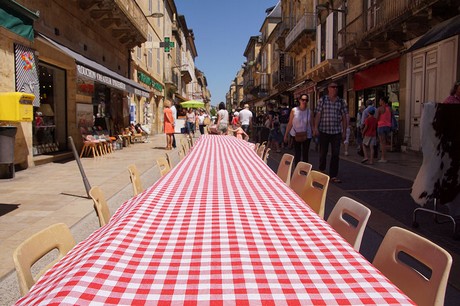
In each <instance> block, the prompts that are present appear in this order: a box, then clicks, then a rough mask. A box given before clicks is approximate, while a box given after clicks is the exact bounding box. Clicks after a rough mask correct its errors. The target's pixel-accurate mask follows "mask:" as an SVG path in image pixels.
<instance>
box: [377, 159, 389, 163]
mask: <svg viewBox="0 0 460 306" xmlns="http://www.w3.org/2000/svg"><path fill="white" fill-rule="evenodd" d="M378 162H379V163H386V162H387V160H386V159H379V160H378Z"/></svg>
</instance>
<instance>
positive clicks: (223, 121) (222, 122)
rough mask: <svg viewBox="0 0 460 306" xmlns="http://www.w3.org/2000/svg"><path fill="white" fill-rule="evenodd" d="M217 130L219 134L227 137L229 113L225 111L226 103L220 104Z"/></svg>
mask: <svg viewBox="0 0 460 306" xmlns="http://www.w3.org/2000/svg"><path fill="white" fill-rule="evenodd" d="M217 130H218V131H219V134H221V135H222V134H223V135H227V130H228V111H227V110H226V109H225V103H224V102H220V103H219V111H218V112H217Z"/></svg>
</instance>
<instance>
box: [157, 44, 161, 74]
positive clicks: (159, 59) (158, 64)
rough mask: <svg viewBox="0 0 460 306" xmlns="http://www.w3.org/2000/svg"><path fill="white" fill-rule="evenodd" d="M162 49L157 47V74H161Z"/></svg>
mask: <svg viewBox="0 0 460 306" xmlns="http://www.w3.org/2000/svg"><path fill="white" fill-rule="evenodd" d="M161 50H162V49H157V74H160V71H161V70H160V66H161Z"/></svg>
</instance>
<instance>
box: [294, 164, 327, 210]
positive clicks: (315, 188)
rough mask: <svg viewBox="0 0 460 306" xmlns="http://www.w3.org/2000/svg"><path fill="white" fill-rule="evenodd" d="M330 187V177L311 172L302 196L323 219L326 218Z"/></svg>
mask: <svg viewBox="0 0 460 306" xmlns="http://www.w3.org/2000/svg"><path fill="white" fill-rule="evenodd" d="M328 187H329V175H327V174H324V173H321V172H318V171H315V170H311V171H310V173H309V174H308V176H307V184H306V185H305V188H304V189H303V191H302V192H301V195H300V197H301V198H302V199H303V200H304V201H305V203H307V204H308V205H309V206H310V207H311V208H312V209H313V210H314V211H315V212H316V213H317V214H318V215H319V216H320V217H321V218H324V207H325V205H326V194H327V188H328Z"/></svg>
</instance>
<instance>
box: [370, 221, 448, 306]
mask: <svg viewBox="0 0 460 306" xmlns="http://www.w3.org/2000/svg"><path fill="white" fill-rule="evenodd" d="M407 255H409V256H410V257H411V258H410V259H409V260H407V259H408V256H407ZM405 259H406V260H405ZM414 263H416V264H415V265H414ZM420 264H421V265H420ZM373 265H374V266H375V267H376V268H377V269H379V270H380V271H381V272H382V273H383V274H384V275H385V276H386V277H387V278H388V279H389V280H390V281H392V282H393V283H394V284H395V285H396V286H397V287H398V288H399V289H401V291H403V292H404V293H405V294H406V295H407V296H408V297H409V298H411V299H412V300H413V301H414V302H415V303H416V304H417V305H421V306H423V305H443V304H444V296H445V293H446V286H447V280H448V278H449V273H450V269H451V266H452V256H451V255H450V254H449V253H448V252H447V251H446V250H444V249H443V248H441V247H440V246H438V245H436V244H435V243H433V242H431V241H429V240H428V239H425V238H423V237H421V236H419V235H417V234H415V233H413V232H411V231H408V230H405V229H403V228H400V227H396V226H395V227H392V228H390V229H389V230H388V232H387V233H386V235H385V237H384V238H383V241H382V243H381V244H380V247H379V249H378V250H377V253H376V255H375V258H374V261H373ZM421 266H425V267H424V268H427V269H421ZM424 270H425V271H424ZM426 270H431V276H429V277H427V276H425V275H424V272H426ZM425 274H426V273H425Z"/></svg>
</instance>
